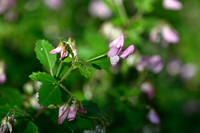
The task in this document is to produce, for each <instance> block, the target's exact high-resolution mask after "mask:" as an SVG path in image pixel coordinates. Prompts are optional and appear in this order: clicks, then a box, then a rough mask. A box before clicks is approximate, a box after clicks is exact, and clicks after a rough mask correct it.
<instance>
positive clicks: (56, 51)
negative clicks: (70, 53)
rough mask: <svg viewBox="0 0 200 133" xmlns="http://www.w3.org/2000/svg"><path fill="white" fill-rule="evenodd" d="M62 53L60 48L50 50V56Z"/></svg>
mask: <svg viewBox="0 0 200 133" xmlns="http://www.w3.org/2000/svg"><path fill="white" fill-rule="evenodd" d="M61 51H62V47H56V48H55V49H53V50H51V51H50V52H49V53H50V54H56V53H60V52H61Z"/></svg>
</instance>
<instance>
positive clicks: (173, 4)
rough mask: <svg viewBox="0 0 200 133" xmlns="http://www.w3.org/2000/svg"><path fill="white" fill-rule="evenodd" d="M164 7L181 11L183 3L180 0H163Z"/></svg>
mask: <svg viewBox="0 0 200 133" xmlns="http://www.w3.org/2000/svg"><path fill="white" fill-rule="evenodd" d="M163 7H164V8H165V9H169V10H180V9H181V8H182V3H181V2H180V1H179V0H163Z"/></svg>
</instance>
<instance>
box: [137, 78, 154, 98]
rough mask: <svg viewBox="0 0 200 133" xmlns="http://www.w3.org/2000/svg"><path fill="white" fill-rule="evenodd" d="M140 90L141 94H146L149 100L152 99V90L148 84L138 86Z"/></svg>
mask: <svg viewBox="0 0 200 133" xmlns="http://www.w3.org/2000/svg"><path fill="white" fill-rule="evenodd" d="M140 89H141V91H142V92H143V93H146V94H147V96H148V98H149V99H152V98H153V97H154V88H153V86H152V85H151V84H150V83H149V82H144V83H142V85H141V86H140Z"/></svg>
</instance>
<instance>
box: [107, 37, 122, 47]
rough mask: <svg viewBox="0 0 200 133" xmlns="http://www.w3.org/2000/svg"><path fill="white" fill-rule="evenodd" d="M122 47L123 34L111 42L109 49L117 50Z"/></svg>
mask: <svg viewBox="0 0 200 133" xmlns="http://www.w3.org/2000/svg"><path fill="white" fill-rule="evenodd" d="M123 45H124V33H122V34H121V36H119V37H117V38H116V39H114V40H113V41H112V42H110V44H109V48H111V47H114V46H115V47H117V48H122V47H123Z"/></svg>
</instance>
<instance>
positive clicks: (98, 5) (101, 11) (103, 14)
mask: <svg viewBox="0 0 200 133" xmlns="http://www.w3.org/2000/svg"><path fill="white" fill-rule="evenodd" d="M89 13H90V14H91V15H92V16H93V17H97V18H100V19H108V18H109V17H110V16H111V15H112V12H111V11H110V9H109V8H108V6H107V5H106V4H105V3H104V2H103V1H101V0H93V1H92V2H91V3H90V5H89Z"/></svg>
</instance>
